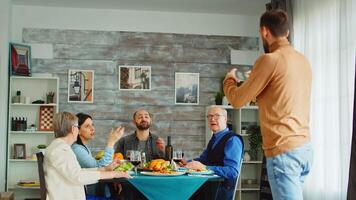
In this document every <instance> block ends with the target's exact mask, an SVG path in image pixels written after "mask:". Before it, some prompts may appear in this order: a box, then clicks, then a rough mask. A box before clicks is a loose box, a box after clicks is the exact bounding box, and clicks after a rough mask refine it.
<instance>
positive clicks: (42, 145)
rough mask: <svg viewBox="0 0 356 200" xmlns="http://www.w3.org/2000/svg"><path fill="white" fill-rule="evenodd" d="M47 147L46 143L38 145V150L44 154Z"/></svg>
mask: <svg viewBox="0 0 356 200" xmlns="http://www.w3.org/2000/svg"><path fill="white" fill-rule="evenodd" d="M46 148H47V145H45V144H39V145H37V149H38V152H42V153H43V154H44V152H45V150H46Z"/></svg>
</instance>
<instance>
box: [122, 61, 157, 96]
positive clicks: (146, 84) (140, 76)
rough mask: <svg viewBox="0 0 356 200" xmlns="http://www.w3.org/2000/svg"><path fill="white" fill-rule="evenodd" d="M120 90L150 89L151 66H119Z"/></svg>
mask: <svg viewBox="0 0 356 200" xmlns="http://www.w3.org/2000/svg"><path fill="white" fill-rule="evenodd" d="M118 80H119V89H120V90H141V91H149V90H151V66H119V78H118Z"/></svg>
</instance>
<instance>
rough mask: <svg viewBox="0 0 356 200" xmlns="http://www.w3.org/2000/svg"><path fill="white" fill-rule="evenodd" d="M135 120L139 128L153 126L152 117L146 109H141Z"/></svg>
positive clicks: (144, 128)
mask: <svg viewBox="0 0 356 200" xmlns="http://www.w3.org/2000/svg"><path fill="white" fill-rule="evenodd" d="M133 122H134V123H135V125H136V127H137V129H138V130H147V129H149V128H150V126H151V117H150V114H149V113H148V112H147V111H146V110H139V111H137V112H136V113H135V116H134V119H133Z"/></svg>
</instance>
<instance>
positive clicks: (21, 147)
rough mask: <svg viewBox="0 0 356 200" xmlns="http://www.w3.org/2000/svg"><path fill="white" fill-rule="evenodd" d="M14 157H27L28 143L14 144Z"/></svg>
mask: <svg viewBox="0 0 356 200" xmlns="http://www.w3.org/2000/svg"><path fill="white" fill-rule="evenodd" d="M14 159H26V144H14Z"/></svg>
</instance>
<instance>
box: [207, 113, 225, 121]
mask: <svg viewBox="0 0 356 200" xmlns="http://www.w3.org/2000/svg"><path fill="white" fill-rule="evenodd" d="M222 116H224V115H220V114H215V115H207V116H206V118H208V120H211V119H215V120H217V119H219V117H222Z"/></svg>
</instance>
